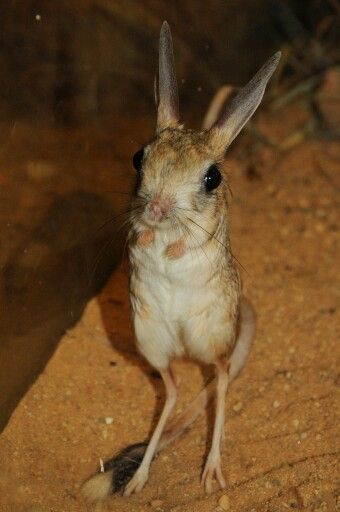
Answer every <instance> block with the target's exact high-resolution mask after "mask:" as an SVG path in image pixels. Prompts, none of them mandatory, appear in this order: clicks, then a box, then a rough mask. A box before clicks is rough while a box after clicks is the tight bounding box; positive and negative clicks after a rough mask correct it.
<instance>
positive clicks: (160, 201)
mask: <svg viewBox="0 0 340 512" xmlns="http://www.w3.org/2000/svg"><path fill="white" fill-rule="evenodd" d="M174 207H175V204H174V200H173V199H172V198H170V197H169V196H159V195H157V196H155V197H154V198H153V199H152V200H151V201H150V202H149V203H148V204H147V205H146V207H145V210H144V217H145V220H146V221H147V222H149V223H152V224H153V225H158V224H161V223H164V222H165V221H167V220H169V218H170V217H171V214H172V213H173V211H174Z"/></svg>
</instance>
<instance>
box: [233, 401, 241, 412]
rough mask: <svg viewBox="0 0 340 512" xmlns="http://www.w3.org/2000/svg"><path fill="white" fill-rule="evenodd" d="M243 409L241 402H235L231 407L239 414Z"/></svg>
mask: <svg viewBox="0 0 340 512" xmlns="http://www.w3.org/2000/svg"><path fill="white" fill-rule="evenodd" d="M242 407H243V403H242V402H237V403H236V404H235V405H234V406H233V410H234V411H235V412H239V411H240V410H241V409H242Z"/></svg>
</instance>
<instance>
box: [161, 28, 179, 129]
mask: <svg viewBox="0 0 340 512" xmlns="http://www.w3.org/2000/svg"><path fill="white" fill-rule="evenodd" d="M155 100H156V107H157V131H158V132H159V131H161V130H163V129H164V128H167V127H169V126H176V125H177V124H178V121H179V110H178V90H177V81H176V72H175V62H174V54H173V49H172V38H171V32H170V27H169V24H168V22H167V21H164V22H163V25H162V28H161V33H160V37H159V66H158V75H156V80H155Z"/></svg>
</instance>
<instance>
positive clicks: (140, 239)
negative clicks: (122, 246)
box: [136, 229, 155, 247]
mask: <svg viewBox="0 0 340 512" xmlns="http://www.w3.org/2000/svg"><path fill="white" fill-rule="evenodd" d="M154 238H155V236H154V233H153V231H152V229H144V231H140V233H138V234H137V237H136V243H137V245H139V246H141V247H145V246H147V245H150V244H152V242H153V241H154Z"/></svg>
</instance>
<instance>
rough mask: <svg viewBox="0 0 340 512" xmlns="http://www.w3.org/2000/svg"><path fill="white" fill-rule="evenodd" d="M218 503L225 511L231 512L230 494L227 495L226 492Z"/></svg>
mask: <svg viewBox="0 0 340 512" xmlns="http://www.w3.org/2000/svg"><path fill="white" fill-rule="evenodd" d="M218 505H219V506H220V507H221V509H222V510H224V511H225V512H229V511H230V499H229V496H227V495H226V494H223V495H222V496H221V497H220V499H219V500H218Z"/></svg>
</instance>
